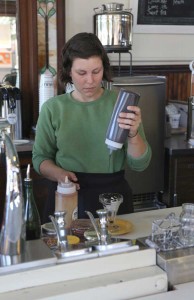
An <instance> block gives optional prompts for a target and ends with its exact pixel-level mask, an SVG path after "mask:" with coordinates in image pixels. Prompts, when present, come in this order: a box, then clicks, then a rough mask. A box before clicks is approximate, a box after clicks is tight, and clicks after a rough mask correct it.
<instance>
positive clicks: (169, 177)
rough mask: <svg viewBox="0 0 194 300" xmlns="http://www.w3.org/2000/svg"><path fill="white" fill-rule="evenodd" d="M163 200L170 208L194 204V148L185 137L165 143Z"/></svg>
mask: <svg viewBox="0 0 194 300" xmlns="http://www.w3.org/2000/svg"><path fill="white" fill-rule="evenodd" d="M163 200H164V202H165V203H166V204H167V205H168V206H170V207H171V206H180V205H182V203H186V202H189V203H194V147H193V146H191V145H190V144H189V143H188V142H187V141H186V140H185V136H184V135H179V136H172V137H171V138H170V139H167V140H166V143H165V190H164V197H163Z"/></svg>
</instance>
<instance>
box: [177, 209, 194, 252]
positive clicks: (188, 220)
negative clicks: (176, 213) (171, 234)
mask: <svg viewBox="0 0 194 300" xmlns="http://www.w3.org/2000/svg"><path fill="white" fill-rule="evenodd" d="M180 223H181V229H180V240H181V243H182V244H183V245H184V246H185V247H190V246H194V203H184V204H183V205H182V212H181V214H180Z"/></svg>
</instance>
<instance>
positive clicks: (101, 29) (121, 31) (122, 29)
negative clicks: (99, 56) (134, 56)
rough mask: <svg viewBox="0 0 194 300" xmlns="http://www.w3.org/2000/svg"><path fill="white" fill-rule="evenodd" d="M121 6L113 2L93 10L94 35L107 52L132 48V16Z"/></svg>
mask: <svg viewBox="0 0 194 300" xmlns="http://www.w3.org/2000/svg"><path fill="white" fill-rule="evenodd" d="M123 6H124V4H121V3H115V2H113V3H108V4H106V5H105V4H103V5H102V6H100V7H96V8H94V12H95V15H94V33H95V34H96V35H97V37H98V38H99V40H100V41H101V43H102V45H103V46H104V47H105V48H107V50H109V49H110V50H118V51H121V52H122V51H123V50H130V49H131V48H132V26H133V15H132V13H131V12H130V10H127V9H125V10H124V9H123Z"/></svg>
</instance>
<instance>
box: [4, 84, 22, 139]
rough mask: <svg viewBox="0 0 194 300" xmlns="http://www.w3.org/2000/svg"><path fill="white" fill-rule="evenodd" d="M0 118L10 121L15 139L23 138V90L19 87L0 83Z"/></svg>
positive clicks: (12, 135)
mask: <svg viewBox="0 0 194 300" xmlns="http://www.w3.org/2000/svg"><path fill="white" fill-rule="evenodd" d="M0 118H3V119H6V120H7V121H8V122H9V124H10V127H11V137H12V139H13V140H20V139H22V120H21V92H20V90H19V89H18V88H17V87H15V86H12V85H9V84H4V83H3V84H0Z"/></svg>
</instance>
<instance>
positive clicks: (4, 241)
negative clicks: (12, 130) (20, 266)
mask: <svg viewBox="0 0 194 300" xmlns="http://www.w3.org/2000/svg"><path fill="white" fill-rule="evenodd" d="M3 136H4V141H3V142H4V143H5V157H6V173H7V176H6V178H7V182H6V200H5V208H4V216H3V223H2V228H1V234H0V258H1V261H8V260H9V259H7V260H6V258H8V257H13V256H20V255H21V254H22V253H23V252H24V250H25V221H24V200H23V190H22V179H21V172H20V166H19V159H18V154H17V151H16V149H15V146H14V144H13V142H12V140H11V138H10V137H9V135H8V134H7V133H5V134H4V135H3ZM10 261H11V259H10Z"/></svg>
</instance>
